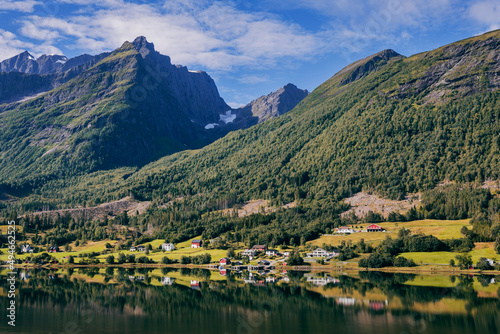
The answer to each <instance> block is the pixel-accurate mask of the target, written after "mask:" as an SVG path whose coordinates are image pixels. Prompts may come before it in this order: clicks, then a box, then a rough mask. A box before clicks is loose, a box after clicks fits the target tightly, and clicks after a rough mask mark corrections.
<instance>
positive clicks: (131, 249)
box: [129, 246, 137, 252]
mask: <svg viewBox="0 0 500 334" xmlns="http://www.w3.org/2000/svg"><path fill="white" fill-rule="evenodd" d="M136 250H137V248H135V247H134V246H132V247H130V249H129V251H131V252H135V251H136Z"/></svg>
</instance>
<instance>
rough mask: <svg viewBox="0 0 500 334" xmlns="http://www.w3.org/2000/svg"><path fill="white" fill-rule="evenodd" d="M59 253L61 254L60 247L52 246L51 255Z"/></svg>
mask: <svg viewBox="0 0 500 334" xmlns="http://www.w3.org/2000/svg"><path fill="white" fill-rule="evenodd" d="M57 252H59V247H57V246H52V247H50V248H49V253H57Z"/></svg>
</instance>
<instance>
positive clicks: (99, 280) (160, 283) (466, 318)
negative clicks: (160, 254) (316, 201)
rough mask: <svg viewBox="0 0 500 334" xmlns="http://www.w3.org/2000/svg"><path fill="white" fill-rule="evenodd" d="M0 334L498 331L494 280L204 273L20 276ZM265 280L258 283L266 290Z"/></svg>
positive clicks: (499, 295)
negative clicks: (13, 308) (11, 313)
mask: <svg viewBox="0 0 500 334" xmlns="http://www.w3.org/2000/svg"><path fill="white" fill-rule="evenodd" d="M19 276H20V278H22V280H21V279H20V280H18V281H17V288H18V289H17V297H16V300H17V314H16V327H15V328H12V327H10V326H8V325H7V320H6V317H5V309H6V307H7V303H8V299H7V297H6V289H7V282H6V277H5V272H3V274H2V281H1V282H2V283H1V286H2V288H3V291H2V294H1V296H0V303H1V307H2V310H3V311H2V314H3V317H2V321H1V323H0V333H44V334H48V333H54V334H55V333H57V334H59V333H67V334H70V333H72V334H80V333H81V334H83V333H92V334H97V333H110V334H111V333H113V334H114V333H119V334H128V333H148V334H156V333H176V334H177V333H209V334H210V333H217V334H221V333H248V334H250V333H253V334H257V333H273V334H276V333H288V334H299V333H377V334H378V333H398V334H403V333H429V334H430V333H439V334H445V333H454V334H455V333H482V334H486V333H500V284H498V283H497V282H500V277H498V276H497V277H494V276H476V277H470V276H455V277H448V276H437V275H433V276H417V275H410V274H384V273H377V272H360V273H358V274H352V275H345V274H342V273H307V272H288V273H283V272H276V273H271V274H269V273H266V274H265V275H264V274H262V275H258V274H256V275H254V276H253V277H248V276H247V275H245V274H237V273H227V274H226V275H225V276H222V275H221V274H220V273H219V272H218V271H216V272H210V271H207V270H200V269H197V270H196V269H195V270H188V269H183V270H165V269H163V270H160V269H155V270H146V269H141V270H135V271H134V270H123V269H113V268H108V269H107V270H104V269H101V270H100V271H96V270H92V271H89V270H74V271H67V270H64V271H58V272H54V271H52V272H51V271H47V270H31V271H27V272H22V273H21V274H20V275H19ZM266 278H267V282H266Z"/></svg>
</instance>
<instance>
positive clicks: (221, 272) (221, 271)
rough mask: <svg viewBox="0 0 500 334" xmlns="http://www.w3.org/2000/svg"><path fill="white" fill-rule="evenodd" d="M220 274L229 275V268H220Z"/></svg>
mask: <svg viewBox="0 0 500 334" xmlns="http://www.w3.org/2000/svg"><path fill="white" fill-rule="evenodd" d="M219 275H221V276H226V275H227V270H226V269H225V268H224V269H220V270H219Z"/></svg>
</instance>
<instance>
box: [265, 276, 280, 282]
mask: <svg viewBox="0 0 500 334" xmlns="http://www.w3.org/2000/svg"><path fill="white" fill-rule="evenodd" d="M278 280H279V278H277V277H274V276H268V277H266V283H276V282H277V281H278Z"/></svg>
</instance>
